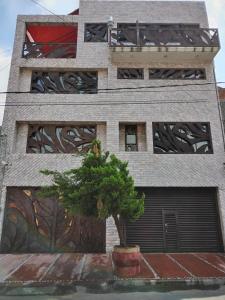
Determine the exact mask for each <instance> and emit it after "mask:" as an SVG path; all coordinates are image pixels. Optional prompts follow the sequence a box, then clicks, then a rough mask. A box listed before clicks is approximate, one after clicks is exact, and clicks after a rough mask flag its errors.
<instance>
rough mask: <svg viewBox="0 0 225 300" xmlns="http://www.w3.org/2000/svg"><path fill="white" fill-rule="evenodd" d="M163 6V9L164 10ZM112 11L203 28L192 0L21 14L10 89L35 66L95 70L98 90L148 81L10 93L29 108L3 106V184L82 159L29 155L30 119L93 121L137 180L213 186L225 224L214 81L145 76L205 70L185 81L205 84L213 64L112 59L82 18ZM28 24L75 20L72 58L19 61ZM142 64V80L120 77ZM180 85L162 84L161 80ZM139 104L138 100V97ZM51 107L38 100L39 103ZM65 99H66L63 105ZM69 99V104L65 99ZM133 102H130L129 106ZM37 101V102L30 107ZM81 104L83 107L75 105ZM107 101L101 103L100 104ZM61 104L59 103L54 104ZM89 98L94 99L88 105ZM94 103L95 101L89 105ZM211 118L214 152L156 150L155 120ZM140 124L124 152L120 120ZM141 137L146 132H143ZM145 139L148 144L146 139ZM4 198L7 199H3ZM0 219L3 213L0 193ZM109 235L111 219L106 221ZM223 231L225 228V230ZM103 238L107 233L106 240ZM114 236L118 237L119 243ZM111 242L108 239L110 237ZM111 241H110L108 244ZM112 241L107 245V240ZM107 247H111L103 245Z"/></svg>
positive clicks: (21, 86)
mask: <svg viewBox="0 0 225 300" xmlns="http://www.w3.org/2000/svg"><path fill="white" fill-rule="evenodd" d="M165 6H166V9H165ZM109 16H113V18H114V21H115V25H116V24H117V23H118V22H120V23H135V22H136V20H139V22H141V23H198V24H200V25H201V27H208V21H207V15H206V11H205V5H204V3H203V2H198V1H196V2H192V1H191V2H190V1H177V2H176V1H172V2H166V3H165V1H133V0H131V1H116V0H115V1H106V0H105V1H86V0H81V1H80V15H78V16H61V17H62V18H63V20H60V19H59V18H58V17H57V16H19V17H18V22H17V30H16V35H15V43H14V51H13V57H12V64H11V71H10V78H9V86H8V90H9V91H21V92H22V91H29V90H30V83H31V74H32V70H63V71H65V70H80V69H85V70H97V71H98V74H99V80H98V87H99V88H100V89H107V88H118V87H132V86H136V87H138V86H139V87H140V86H152V87H155V88H152V89H151V90H149V89H146V90H145V89H142V91H140V90H139V91H136V92H134V91H126V92H125V91H124V90H123V91H120V92H110V91H108V92H106V91H105V92H101V93H100V92H99V93H98V94H93V95H69V94H66V95H60V94H9V95H8V96H7V100H6V103H11V102H13V103H18V102H23V103H25V104H27V106H13V107H12V106H8V107H6V109H5V114H4V121H3V132H4V133H5V134H7V160H8V162H9V165H8V166H7V168H6V170H5V174H4V182H3V188H4V189H5V188H6V187H7V186H41V185H45V184H48V183H50V180H49V181H46V178H45V177H44V176H43V175H41V174H40V172H39V170H41V169H46V168H48V169H54V170H59V171H62V170H66V169H69V168H71V165H72V166H73V167H76V166H79V165H80V158H79V157H74V156H72V155H70V154H60V155H57V154H44V155H43V154H26V150H25V149H26V135H27V129H28V123H32V122H36V123H47V122H52V123H54V122H57V123H65V122H66V123H71V122H76V123H79V122H83V123H85V122H92V123H96V124H98V127H97V131H98V136H99V137H100V139H101V140H102V142H103V145H104V148H105V150H108V151H110V152H113V153H115V154H116V155H118V156H119V157H120V158H121V159H124V160H127V161H128V162H129V169H130V173H131V174H132V175H133V176H134V180H135V184H136V186H149V187H151V186H152V187H153V186H156V187H159V186H162V187H164V186H187V187H189V186H202V187H204V186H214V187H217V188H218V191H219V193H218V194H219V198H218V199H219V205H220V208H221V209H220V216H221V221H222V224H223V227H225V215H224V214H225V196H224V193H223V192H220V191H223V190H224V189H225V183H224V175H225V171H224V165H223V164H224V141H223V136H222V131H221V123H220V118H219V110H218V105H217V96H216V91H215V86H214V85H213V84H209V85H192V86H190V85H189V86H188V85H187V86H183V84H184V81H182V80H173V81H172V82H171V80H154V81H153V80H152V81H151V80H149V79H148V69H149V68H155V67H161V68H170V67H173V68H176V67H177V68H181V67H182V68H187V67H189V68H192V67H194V68H198V67H199V68H205V69H206V74H207V79H206V80H198V81H192V80H188V81H185V84H196V83H197V84H205V83H206V82H213V81H214V80H215V78H214V73H213V63H212V62H209V61H201V57H200V56H198V55H197V54H196V57H195V59H194V60H192V61H185V62H184V61H182V60H179V57H177V59H176V61H171V60H170V58H169V56H165V57H163V60H162V61H158V62H156V61H151V59H149V60H148V61H146V62H145V63H142V64H140V63H136V62H135V61H134V62H132V63H123V62H121V63H119V64H115V63H112V61H111V56H110V51H109V47H108V44H107V43H84V24H85V23H95V22H96V23H101V22H107V21H108V19H109ZM26 22H37V23H38V22H40V23H43V22H50V23H63V22H66V23H73V24H74V23H76V24H78V46H77V57H76V59H24V58H22V57H21V51H22V45H23V42H24V37H25V24H26ZM119 67H120V68H122V67H140V68H144V79H143V80H132V81H129V80H118V79H117V68H119ZM171 84H173V85H180V86H179V87H171V88H166V89H165V88H161V85H171ZM140 100H141V102H142V104H140V103H139V102H140ZM44 102H45V103H46V102H47V103H49V105H45V106H42V103H44ZM62 102H63V103H62ZM71 102H73V103H74V105H73V106H71V105H67V104H68V103H71ZM131 102H132V104H131ZM32 103H40V106H31V105H30V104H32ZM80 103H82V104H83V105H79V104H80ZM99 103H104V104H101V105H100V104H99ZM54 104H62V105H54ZM90 104H91V105H90ZM94 104H96V105H94ZM159 121H161V122H162V121H165V122H169V121H174V122H184V121H187V122H195V121H196V122H199V121H200V122H210V126H211V133H212V142H213V150H214V153H213V154H210V155H176V154H172V155H157V154H154V153H153V140H152V122H159ZM127 122H133V123H142V124H145V127H146V129H145V134H144V130H143V128H142V129H141V127H139V129H138V131H139V134H140V136H141V139H143V143H142V144H141V145H142V146H141V147H140V149H142V150H141V151H140V152H135V153H132V152H129V153H128V152H124V151H123V149H122V148H123V144H122V140H123V137H121V136H120V135H119V124H120V123H127ZM144 136H145V138H144ZM144 139H146V143H144ZM3 198H4V197H3ZM3 198H2V211H1V212H0V224H1V223H2V219H3V215H4V199H3ZM107 224H108V226H107V228H108V231H107V237H110V236H111V232H112V226H113V222H111V220H109V221H107ZM224 236H225V233H224ZM107 239H108V238H107ZM116 239H117V238H116V234H115V239H114V241H116ZM108 240H109V239H108ZM109 244H110V243H109ZM110 245H112V243H111V244H110ZM109 248H110V247H109V246H108V247H107V249H109Z"/></svg>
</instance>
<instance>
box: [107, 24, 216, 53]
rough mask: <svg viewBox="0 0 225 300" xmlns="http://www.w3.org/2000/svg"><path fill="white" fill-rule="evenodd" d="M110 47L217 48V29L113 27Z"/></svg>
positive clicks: (110, 35)
mask: <svg viewBox="0 0 225 300" xmlns="http://www.w3.org/2000/svg"><path fill="white" fill-rule="evenodd" d="M109 45H110V47H210V48H214V47H215V48H219V47H220V43H219V36H218V30H217V29H209V28H190V29H176V28H175V29H173V28H169V29H161V28H160V29H150V28H148V27H147V26H146V27H145V26H143V27H142V26H141V24H139V26H136V27H133V28H132V27H131V28H122V29H118V28H113V29H112V30H111V31H110V34H109Z"/></svg>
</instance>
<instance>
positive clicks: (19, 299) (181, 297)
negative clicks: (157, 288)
mask: <svg viewBox="0 0 225 300" xmlns="http://www.w3.org/2000/svg"><path fill="white" fill-rule="evenodd" d="M82 289H83V288H80V290H79V289H78V292H77V293H72V294H68V295H61V296H47V295H46V296H41V295H36V296H35V295H32V296H0V300H121V299H122V300H225V286H223V287H221V288H219V289H215V290H186V291H171V292H166V293H161V292H131V293H109V294H93V293H92V294H88V293H86V292H85V290H82Z"/></svg>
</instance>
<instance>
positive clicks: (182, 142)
mask: <svg viewBox="0 0 225 300" xmlns="http://www.w3.org/2000/svg"><path fill="white" fill-rule="evenodd" d="M153 146H154V153H158V154H212V153H213V147H212V140H211V131H210V124H209V123H201V122H185V123H181V122H171V123H164V122H159V123H153Z"/></svg>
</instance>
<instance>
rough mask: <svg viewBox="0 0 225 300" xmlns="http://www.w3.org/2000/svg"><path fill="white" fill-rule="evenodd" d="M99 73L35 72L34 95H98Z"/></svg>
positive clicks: (33, 79)
mask: <svg viewBox="0 0 225 300" xmlns="http://www.w3.org/2000/svg"><path fill="white" fill-rule="evenodd" d="M97 88H98V73H97V72H81V71H78V72H64V73H62V72H42V71H41V72H33V73H32V82H31V92H32V93H64V94H66V93H68V94H96V93H97Z"/></svg>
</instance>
